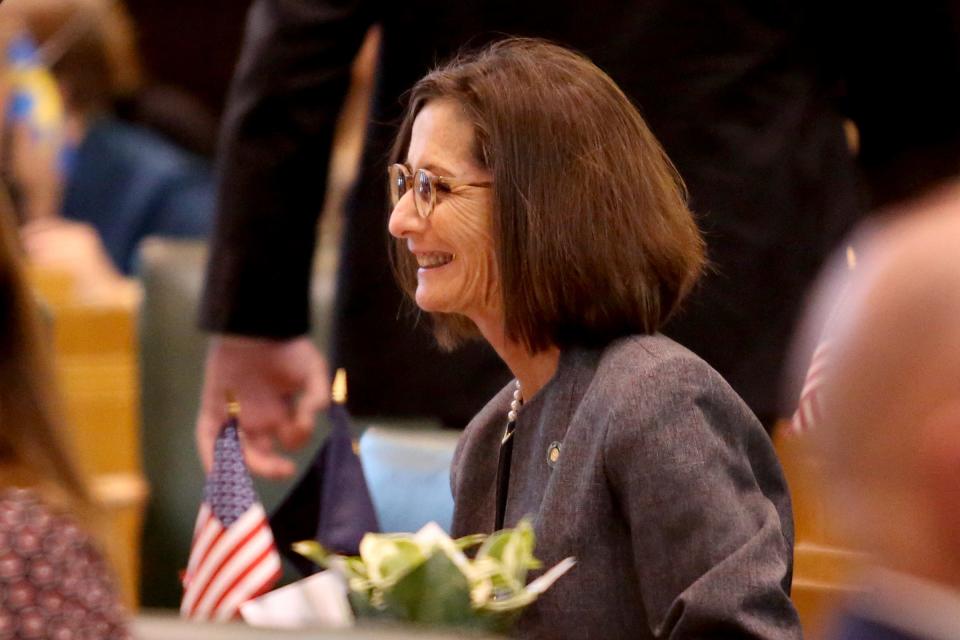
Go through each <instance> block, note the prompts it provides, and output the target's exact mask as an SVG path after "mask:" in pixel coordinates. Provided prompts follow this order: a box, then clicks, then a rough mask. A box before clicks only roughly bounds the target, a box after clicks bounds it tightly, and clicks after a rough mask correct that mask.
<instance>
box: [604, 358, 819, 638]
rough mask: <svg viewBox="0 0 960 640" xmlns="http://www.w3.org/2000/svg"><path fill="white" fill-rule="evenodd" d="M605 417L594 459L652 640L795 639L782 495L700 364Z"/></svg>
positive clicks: (759, 442)
mask: <svg viewBox="0 0 960 640" xmlns="http://www.w3.org/2000/svg"><path fill="white" fill-rule="evenodd" d="M636 386H637V387H639V388H641V389H643V390H644V391H642V392H638V393H634V395H633V397H629V398H627V399H626V400H624V401H619V402H617V406H618V408H617V409H616V410H615V411H614V412H613V413H612V414H611V418H610V422H609V425H608V428H607V433H606V436H605V442H604V457H605V460H604V464H605V470H606V473H607V476H608V479H609V482H610V484H611V486H612V487H613V488H614V493H615V495H616V500H617V503H618V505H619V507H620V509H621V511H622V513H623V514H624V515H625V517H626V518H627V520H628V524H629V528H630V532H631V538H632V546H633V562H634V566H635V570H636V573H637V577H638V582H639V584H640V590H641V598H642V600H643V601H642V603H640V604H641V606H643V607H644V610H645V612H646V617H647V619H648V620H649V623H650V627H651V632H652V633H653V635H655V636H656V637H658V638H673V639H677V638H704V637H723V638H768V639H769V638H799V637H800V624H799V620H798V618H797V614H796V611H795V610H794V608H793V606H792V604H791V602H790V595H789V590H790V580H791V568H792V559H791V558H792V552H793V531H792V521H791V516H790V504H789V498H788V497H787V490H786V485H785V481H784V479H783V476H782V473H781V472H780V469H779V465H778V464H777V461H776V457H775V454H774V452H773V449H772V446H771V445H770V443H769V440H768V439H767V436H766V434H765V433H764V432H763V429H762V427H761V426H760V424H759V422H757V420H756V419H755V418H754V417H753V415H752V414H750V412H749V409H747V408H746V406H745V405H744V404H743V402H742V401H741V400H740V399H739V398H738V397H737V396H736V395H735V394H734V392H733V391H732V390H731V389H730V388H729V387H728V386H727V385H726V383H725V382H724V381H723V380H722V379H721V378H720V377H719V375H718V374H716V373H715V372H714V371H713V370H712V369H710V368H709V367H708V366H707V365H706V364H704V363H703V362H700V361H691V362H687V363H681V364H679V365H678V364H676V363H665V364H664V365H661V367H658V371H656V372H655V373H654V374H653V375H650V376H649V378H647V379H645V380H642V381H641V382H640V384H639V385H636Z"/></svg>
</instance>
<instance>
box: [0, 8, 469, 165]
mask: <svg viewBox="0 0 960 640" xmlns="http://www.w3.org/2000/svg"><path fill="white" fill-rule="evenodd" d="M0 2H2V0H0ZM403 166H405V167H406V168H407V169H408V170H409V171H410V173H413V172H414V169H413V167H412V165H411V164H410V158H406V159H405V160H404V161H403ZM417 169H426V170H427V171H429V172H430V173H432V174H433V175H435V176H443V177H447V178H449V177H452V176H451V174H452V172H451V171H450V170H449V169H446V168H444V167H442V166H440V165H438V164H435V163H433V162H428V163H427V164H425V165H423V166H420V167H417Z"/></svg>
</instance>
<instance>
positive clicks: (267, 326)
mask: <svg viewBox="0 0 960 640" xmlns="http://www.w3.org/2000/svg"><path fill="white" fill-rule="evenodd" d="M370 4H371V3H370V2H368V1H365V0H255V2H254V4H253V6H252V7H251V9H250V13H249V15H248V18H247V29H246V36H245V41H244V45H243V50H242V52H241V56H240V60H239V63H238V66H237V70H236V72H235V76H234V79H233V84H232V86H231V90H230V96H229V99H228V104H227V108H226V113H225V115H224V124H223V128H222V131H221V139H220V149H219V166H218V173H219V186H218V192H217V214H216V220H215V223H214V231H213V236H212V240H211V253H210V259H209V263H208V267H207V276H206V286H205V292H204V297H203V301H202V305H201V311H200V325H201V327H202V328H204V329H206V330H208V331H214V332H219V333H235V334H243V335H254V336H263V337H270V338H288V337H293V336H297V335H301V334H303V333H306V332H307V331H308V330H309V324H310V319H309V288H310V272H311V264H312V257H313V251H314V247H315V244H316V226H317V219H318V217H319V215H320V211H321V207H322V204H323V200H324V196H325V183H326V177H327V168H328V163H329V156H330V149H331V143H332V140H333V133H334V128H335V125H336V122H337V117H338V115H339V112H340V108H341V106H342V103H343V99H344V97H345V94H346V92H347V89H348V87H349V82H350V69H351V64H352V61H353V58H354V56H355V55H356V53H357V52H358V50H359V48H360V45H361V44H362V42H363V38H364V35H365V34H366V31H367V29H368V28H369V27H370V25H371V24H372V22H373V16H372V10H371V8H370V6H369V5H370Z"/></svg>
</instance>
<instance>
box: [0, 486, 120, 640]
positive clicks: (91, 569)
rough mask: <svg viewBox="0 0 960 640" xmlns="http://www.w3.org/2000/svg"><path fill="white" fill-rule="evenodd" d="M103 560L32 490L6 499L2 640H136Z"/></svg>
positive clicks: (5, 494) (1, 542) (0, 504)
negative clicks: (133, 638)
mask: <svg viewBox="0 0 960 640" xmlns="http://www.w3.org/2000/svg"><path fill="white" fill-rule="evenodd" d="M130 637H131V636H130V633H129V630H128V627H127V618H126V613H125V611H124V609H123V607H122V605H121V604H120V600H119V597H118V594H117V590H116V586H115V585H114V583H113V579H112V577H111V574H110V570H109V568H108V566H107V564H106V562H105V561H104V559H103V557H102V556H101V555H100V553H99V552H98V551H97V549H96V548H95V547H94V545H93V543H92V542H91V540H90V538H89V536H88V535H87V534H85V533H84V532H83V531H82V530H81V529H80V528H79V527H78V526H77V524H76V523H75V522H74V521H73V520H72V519H71V518H70V517H68V516H66V515H64V514H61V513H57V512H54V511H52V510H51V509H50V508H48V507H47V506H46V505H45V504H44V503H43V502H42V501H41V500H40V499H39V498H38V496H37V494H36V493H34V492H32V491H29V490H26V489H5V490H2V491H0V640H6V639H8V638H11V639H12V638H16V639H20V638H43V639H50V640H79V639H88V638H89V639H93V638H97V639H110V640H112V639H117V638H124V639H126V638H130Z"/></svg>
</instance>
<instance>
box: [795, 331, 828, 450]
mask: <svg viewBox="0 0 960 640" xmlns="http://www.w3.org/2000/svg"><path fill="white" fill-rule="evenodd" d="M829 364H830V341H829V340H826V339H824V340H821V342H820V344H818V345H817V348H816V350H815V351H814V352H813V358H812V359H811V360H810V368H809V369H808V370H807V377H806V379H805V380H804V382H803V390H802V391H801V392H800V401H799V402H798V403H797V410H796V412H794V414H793V418H792V420H791V422H792V425H791V426H792V427H793V431H794V433H804V432H805V431H810V430H811V429H814V428H816V427H817V426H818V425H819V424H820V423H821V421H822V420H823V411H822V409H821V407H820V398H819V394H820V389H821V387H822V386H823V377H824V373H825V372H826V369H827V366H828V365H829Z"/></svg>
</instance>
